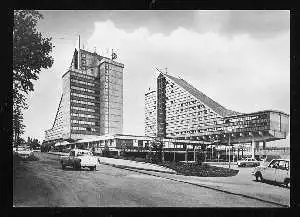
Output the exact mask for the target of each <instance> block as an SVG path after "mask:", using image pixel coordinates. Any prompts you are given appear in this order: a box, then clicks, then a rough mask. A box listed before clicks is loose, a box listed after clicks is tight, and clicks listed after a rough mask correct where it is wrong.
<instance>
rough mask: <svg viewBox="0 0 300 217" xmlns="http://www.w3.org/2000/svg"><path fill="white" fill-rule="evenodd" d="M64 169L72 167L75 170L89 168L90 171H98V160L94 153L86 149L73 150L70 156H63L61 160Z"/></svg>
mask: <svg viewBox="0 0 300 217" xmlns="http://www.w3.org/2000/svg"><path fill="white" fill-rule="evenodd" d="M60 163H61V166H62V168H63V169H64V168H65V167H66V166H71V167H73V168H74V169H77V170H79V169H81V168H83V167H88V168H89V169H90V170H96V165H97V164H98V158H97V157H96V156H94V155H93V154H92V152H90V151H88V150H84V149H72V150H71V151H70V152H69V155H68V156H63V157H61V159H60Z"/></svg>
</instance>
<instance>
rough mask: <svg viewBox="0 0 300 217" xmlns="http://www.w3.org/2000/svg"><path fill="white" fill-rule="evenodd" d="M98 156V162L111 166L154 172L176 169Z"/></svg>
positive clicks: (168, 171)
mask: <svg viewBox="0 0 300 217" xmlns="http://www.w3.org/2000/svg"><path fill="white" fill-rule="evenodd" d="M98 158H99V160H100V164H106V165H111V166H115V167H121V168H131V169H141V170H148V171H154V172H164V173H171V174H176V171H174V170H172V169H169V168H166V167H163V166H159V165H156V164H151V163H145V162H137V161H131V160H123V159H115V158H107V157H98Z"/></svg>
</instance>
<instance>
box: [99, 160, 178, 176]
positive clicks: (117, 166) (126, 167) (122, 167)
mask: <svg viewBox="0 0 300 217" xmlns="http://www.w3.org/2000/svg"><path fill="white" fill-rule="evenodd" d="M99 164H103V165H109V166H113V167H116V168H121V169H137V170H145V171H153V172H160V173H169V174H177V173H176V172H175V171H174V172H171V171H161V170H155V169H147V168H139V167H132V166H124V165H117V164H111V163H104V162H100V163H99Z"/></svg>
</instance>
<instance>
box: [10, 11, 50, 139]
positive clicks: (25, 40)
mask: <svg viewBox="0 0 300 217" xmlns="http://www.w3.org/2000/svg"><path fill="white" fill-rule="evenodd" d="M42 18H43V16H42V14H40V13H39V12H38V11H34V10H15V11H14V25H13V103H14V105H13V107H14V108H13V133H14V141H15V142H17V141H18V138H19V136H20V135H21V134H22V132H23V130H24V127H25V126H24V125H23V116H22V111H23V110H24V109H27V105H26V95H27V94H28V93H29V92H30V91H33V90H34V88H33V81H34V80H37V79H38V76H39V73H40V71H41V69H47V68H50V67H51V66H52V64H53V58H52V57H51V56H50V53H51V51H52V47H53V46H52V43H51V38H45V37H43V36H42V34H41V33H40V32H38V31H37V29H36V25H37V22H38V21H39V20H40V19H42Z"/></svg>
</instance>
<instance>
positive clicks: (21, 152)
mask: <svg viewBox="0 0 300 217" xmlns="http://www.w3.org/2000/svg"><path fill="white" fill-rule="evenodd" d="M15 152H16V153H17V155H18V156H20V157H21V158H23V159H27V158H28V157H30V156H32V155H33V151H32V150H31V149H30V148H28V147H18V148H17V149H16V151H15Z"/></svg>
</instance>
